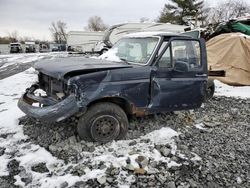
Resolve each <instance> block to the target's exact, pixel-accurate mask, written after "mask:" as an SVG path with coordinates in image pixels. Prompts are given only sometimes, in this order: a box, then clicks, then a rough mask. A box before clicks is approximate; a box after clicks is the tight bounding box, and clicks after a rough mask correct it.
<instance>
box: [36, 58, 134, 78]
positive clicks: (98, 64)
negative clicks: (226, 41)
mask: <svg viewBox="0 0 250 188" xmlns="http://www.w3.org/2000/svg"><path fill="white" fill-rule="evenodd" d="M129 67H132V66H131V65H127V64H125V63H123V62H113V61H106V60H100V59H92V58H84V57H68V58H55V59H49V60H42V61H39V62H38V63H36V64H35V69H36V70H37V71H39V72H42V73H43V74H46V75H48V76H51V77H54V78H57V79H62V78H64V76H65V75H66V74H68V73H72V72H78V74H79V73H81V72H82V73H84V72H87V71H95V70H96V71H101V70H107V69H117V68H129Z"/></svg>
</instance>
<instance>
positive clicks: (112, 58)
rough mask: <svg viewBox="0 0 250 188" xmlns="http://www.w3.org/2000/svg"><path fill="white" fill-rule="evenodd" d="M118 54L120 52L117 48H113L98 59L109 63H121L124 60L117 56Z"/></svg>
mask: <svg viewBox="0 0 250 188" xmlns="http://www.w3.org/2000/svg"><path fill="white" fill-rule="evenodd" d="M117 52H118V49H117V48H111V49H109V50H108V51H107V52H105V53H104V54H102V55H100V56H99V57H98V58H99V59H104V60H108V61H117V62H121V61H122V60H121V59H120V58H119V57H118V56H117V55H116V54H117Z"/></svg>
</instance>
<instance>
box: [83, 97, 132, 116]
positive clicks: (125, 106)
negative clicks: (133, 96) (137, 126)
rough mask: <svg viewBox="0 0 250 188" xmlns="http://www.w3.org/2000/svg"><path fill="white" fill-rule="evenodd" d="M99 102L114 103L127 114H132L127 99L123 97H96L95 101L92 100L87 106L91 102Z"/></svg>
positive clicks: (90, 104)
mask: <svg viewBox="0 0 250 188" xmlns="http://www.w3.org/2000/svg"><path fill="white" fill-rule="evenodd" d="M99 102H111V103H114V104H116V105H118V106H120V107H121V108H122V109H123V110H124V112H125V113H126V114H127V115H131V114H132V108H131V105H130V103H129V102H128V101H126V100H125V99H123V98H119V97H105V98H102V99H98V100H95V101H92V102H91V103H89V104H88V106H87V107H90V106H92V105H93V104H96V103H99Z"/></svg>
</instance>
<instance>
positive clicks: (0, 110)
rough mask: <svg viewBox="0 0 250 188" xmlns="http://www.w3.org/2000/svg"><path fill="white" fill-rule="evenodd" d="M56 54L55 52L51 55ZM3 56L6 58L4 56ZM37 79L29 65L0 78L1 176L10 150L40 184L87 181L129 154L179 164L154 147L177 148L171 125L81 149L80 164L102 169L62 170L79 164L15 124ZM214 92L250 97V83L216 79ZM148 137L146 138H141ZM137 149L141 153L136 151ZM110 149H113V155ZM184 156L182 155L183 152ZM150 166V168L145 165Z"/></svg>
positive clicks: (18, 58)
mask: <svg viewBox="0 0 250 188" xmlns="http://www.w3.org/2000/svg"><path fill="white" fill-rule="evenodd" d="M54 54H55V55H54ZM58 55H59V54H56V53H53V55H51V54H32V55H31V54H27V55H26V54H18V55H6V56H1V57H0V62H5V63H4V64H2V67H7V66H10V65H13V64H16V63H24V62H27V61H36V60H39V59H42V58H48V57H52V56H53V57H56V56H58ZM4 58H5V60H3V59H4ZM36 79H37V75H36V72H35V70H34V69H33V68H30V69H28V70H26V71H24V72H22V73H19V74H16V75H14V76H11V77H8V78H5V79H3V80H0V117H1V118H0V131H1V132H0V133H1V134H9V135H8V137H7V139H4V138H2V137H1V138H0V147H4V148H6V152H5V154H4V155H2V156H0V161H1V162H0V176H4V175H8V170H7V164H8V162H9V161H10V160H11V153H15V157H14V158H15V159H16V160H18V161H20V166H23V167H24V168H25V170H26V172H27V173H28V174H29V175H30V176H32V183H31V184H30V186H31V187H32V186H34V187H35V186H38V185H39V186H40V187H58V185H60V184H62V183H63V182H65V181H66V182H67V183H68V185H69V186H71V185H73V184H74V183H75V182H77V181H82V180H83V181H86V180H88V179H91V178H95V177H102V176H104V175H105V170H106V168H107V167H109V166H111V165H112V166H115V167H118V168H119V167H121V168H125V166H126V165H127V163H126V160H127V159H128V157H129V158H130V160H131V164H132V165H133V166H134V167H139V166H138V163H136V161H135V159H136V158H137V157H138V156H139V155H143V156H145V157H146V158H153V159H154V160H155V161H163V162H165V163H167V164H168V166H169V167H171V166H175V165H176V166H178V165H180V164H178V163H175V162H174V161H171V160H170V158H167V157H162V155H161V154H160V153H159V151H158V150H156V149H155V148H154V145H157V144H162V143H164V144H167V143H168V144H169V145H170V146H171V148H172V150H171V153H173V154H174V153H175V152H176V144H175V141H174V139H173V137H175V136H177V135H178V133H177V132H175V131H174V130H172V129H170V128H166V127H165V128H162V129H160V130H156V131H153V132H151V133H149V134H147V135H145V136H142V137H140V138H138V139H135V140H134V141H136V143H137V144H135V145H133V146H131V142H132V140H125V141H114V142H112V143H109V144H106V145H101V146H99V147H96V148H95V151H94V152H82V153H81V154H82V155H83V156H84V158H83V160H82V161H81V163H82V164H84V163H90V164H92V165H93V166H96V164H99V163H100V162H104V164H105V166H106V168H105V169H98V168H93V169H87V168H86V169H84V171H85V174H84V175H82V176H80V177H79V176H73V175H72V174H67V173H65V171H66V169H67V168H68V167H69V166H70V165H71V166H78V165H81V163H77V164H71V163H69V164H65V163H64V162H63V161H62V160H59V159H57V158H56V157H53V156H52V155H51V153H50V152H48V151H47V150H45V149H44V148H42V147H40V146H38V145H35V144H32V143H30V142H29V141H27V140H26V139H27V136H25V135H24V134H23V130H22V126H21V125H18V118H20V117H22V116H23V115H24V114H23V113H22V112H21V111H20V110H19V109H18V107H17V101H18V98H19V97H20V96H21V94H22V93H23V92H24V91H25V89H26V88H27V87H28V86H30V85H31V84H32V83H33V82H35V81H36ZM215 84H216V93H215V94H216V95H217V96H221V95H224V96H230V97H243V98H246V97H248V98H249V97H250V87H231V86H228V85H225V84H222V83H221V82H219V81H215ZM196 127H197V128H199V129H203V125H201V124H199V125H198V124H197V125H196ZM145 139H147V140H148V142H143V141H142V140H145ZM138 149H139V150H140V151H141V153H138V152H135V151H137V150H138ZM112 151H116V154H120V155H114V153H113V152H112ZM183 157H185V156H183ZM193 160H201V159H200V158H199V156H195V157H194V159H193ZM41 162H45V163H46V166H47V168H48V169H49V171H50V172H49V173H50V174H52V175H50V176H49V173H37V172H33V171H32V170H31V166H32V165H34V164H38V163H41ZM146 170H149V169H146ZM126 173H127V172H126V171H121V173H120V175H119V177H120V179H121V180H120V182H119V185H120V186H129V185H130V183H131V182H133V181H134V180H135V178H134V177H133V176H130V177H127V179H126V181H124V180H122V176H124V174H126ZM15 179H16V185H20V186H25V185H24V183H23V182H22V181H21V177H20V176H19V175H17V176H15Z"/></svg>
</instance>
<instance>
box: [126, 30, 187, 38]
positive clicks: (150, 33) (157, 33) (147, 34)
mask: <svg viewBox="0 0 250 188" xmlns="http://www.w3.org/2000/svg"><path fill="white" fill-rule="evenodd" d="M153 36H160V37H180V36H183V37H190V36H186V35H184V34H181V33H171V32H162V31H146V32H145V31H143V32H136V33H130V34H128V35H125V37H127V38H146V37H153Z"/></svg>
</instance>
